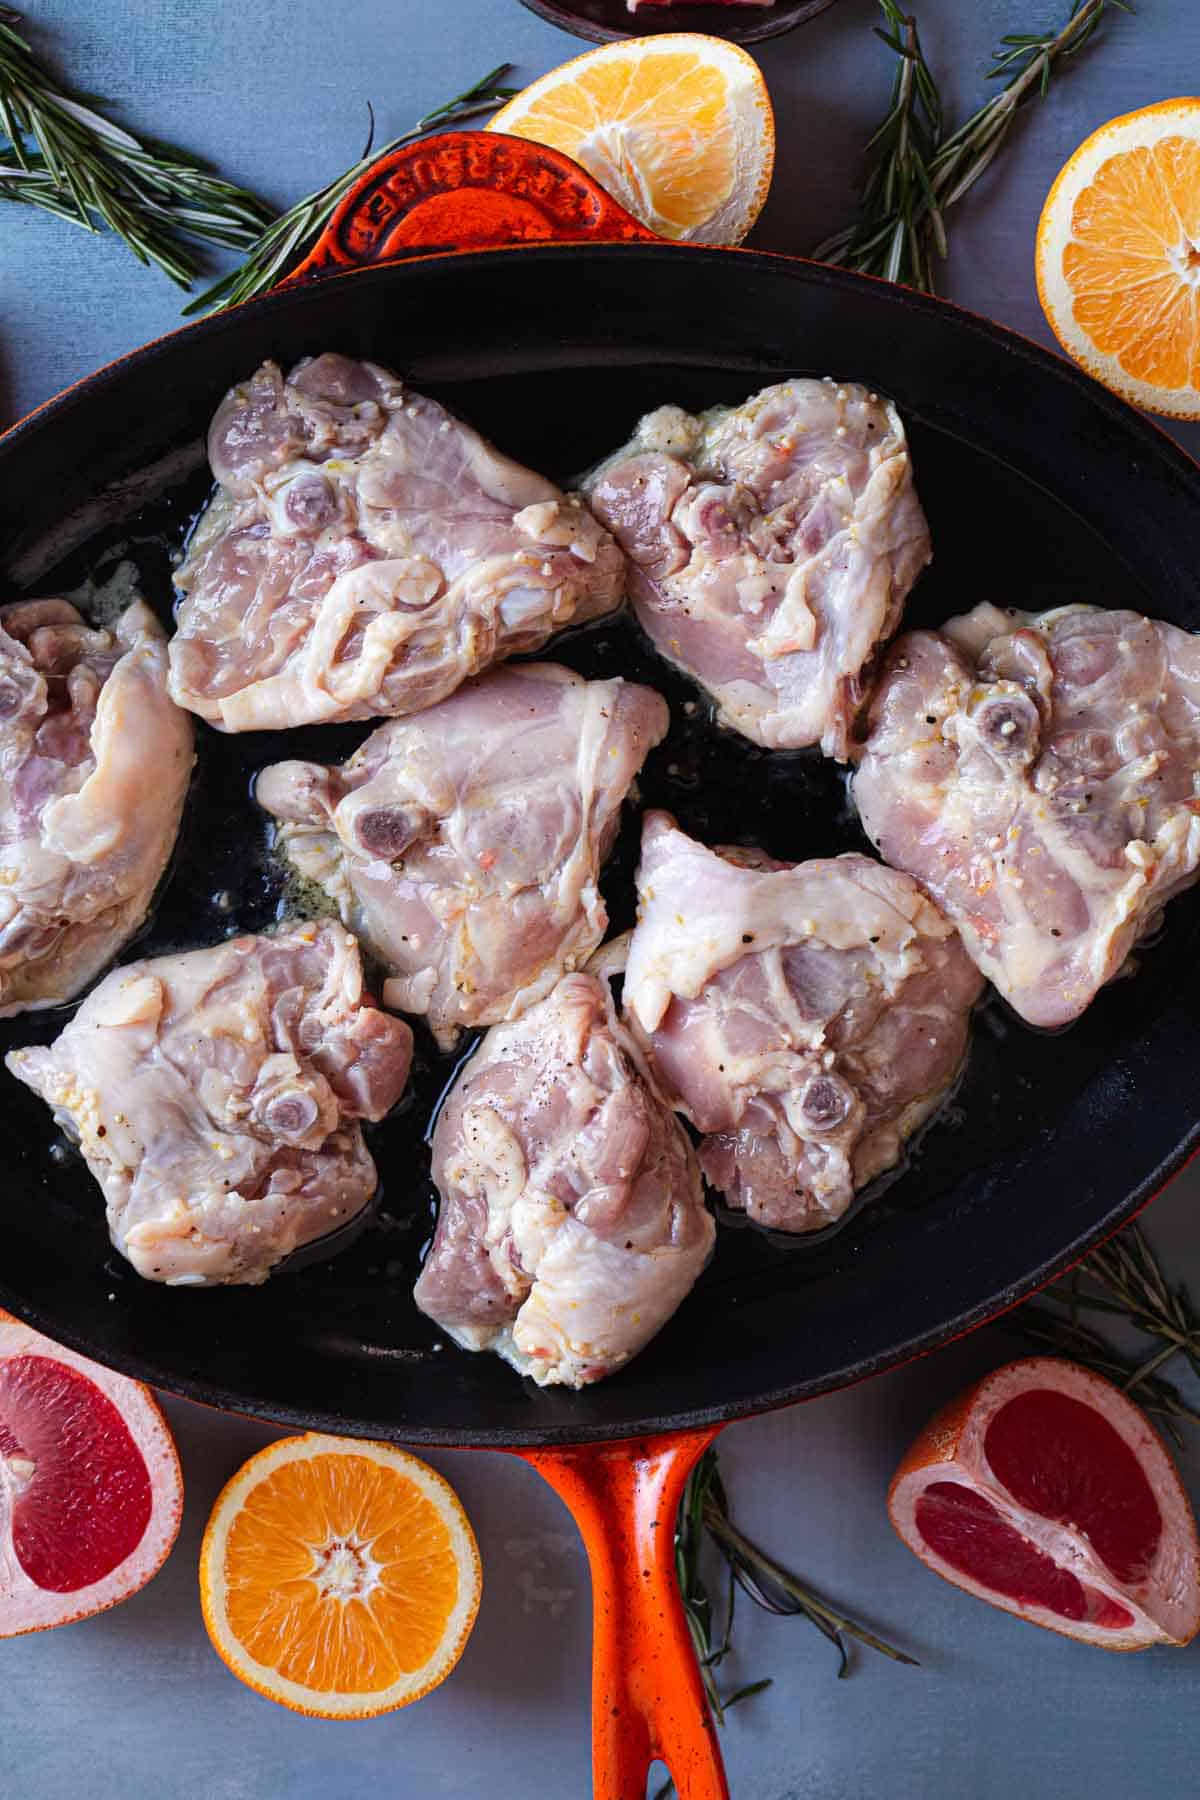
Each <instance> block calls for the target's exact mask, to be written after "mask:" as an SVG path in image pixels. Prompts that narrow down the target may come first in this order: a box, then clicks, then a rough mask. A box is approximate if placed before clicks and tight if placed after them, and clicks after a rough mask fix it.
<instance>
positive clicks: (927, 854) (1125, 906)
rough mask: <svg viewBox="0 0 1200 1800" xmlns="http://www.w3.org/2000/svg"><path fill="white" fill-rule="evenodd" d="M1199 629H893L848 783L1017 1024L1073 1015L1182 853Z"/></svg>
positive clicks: (1070, 615)
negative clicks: (900, 632)
mask: <svg viewBox="0 0 1200 1800" xmlns="http://www.w3.org/2000/svg"><path fill="white" fill-rule="evenodd" d="M1198 770H1200V638H1197V637H1194V636H1192V635H1191V633H1190V632H1186V631H1180V630H1178V629H1177V628H1176V627H1175V626H1174V625H1162V624H1158V623H1156V622H1155V621H1154V620H1153V619H1144V618H1142V617H1140V616H1139V614H1137V613H1132V612H1103V611H1099V610H1097V609H1095V608H1093V607H1088V606H1068V607H1060V608H1058V609H1057V610H1055V611H1054V612H1048V613H1043V614H1041V615H1040V616H1035V615H1033V614H1030V613H1019V612H1011V611H1001V610H1000V608H999V607H996V606H977V607H976V608H975V610H974V611H973V612H970V613H967V614H966V615H965V616H964V617H962V618H958V619H952V620H951V621H950V622H949V624H947V625H945V626H943V628H942V630H941V631H916V632H912V633H911V634H910V635H908V636H907V637H903V638H901V639H900V641H899V642H898V643H897V644H896V645H895V646H894V648H893V650H892V652H891V654H890V656H889V657H888V659H887V663H886V665H885V668H884V671H883V676H882V679H881V681H880V685H879V688H878V690H877V692H876V694H875V698H874V701H873V703H872V707H871V713H870V723H869V735H868V738H867V743H866V751H865V754H864V756H863V759H862V762H861V764H860V766H859V770H858V773H857V775H856V776H855V779H854V797H855V800H856V801H857V803H858V810H859V812H860V814H861V815H862V821H863V825H864V826H865V828H866V830H867V832H868V834H869V836H870V837H871V839H872V841H873V842H874V843H875V844H876V845H877V847H878V849H879V852H880V854H881V855H882V856H885V857H886V858H887V860H888V861H889V862H890V863H892V864H894V865H895V867H896V868H899V869H907V870H908V871H909V873H910V874H912V875H915V876H916V877H917V878H918V880H920V881H921V882H923V883H924V885H925V887H926V888H928V890H929V892H930V893H931V894H932V895H933V896H934V898H935V899H936V900H937V901H938V903H939V904H940V905H941V906H942V907H943V908H944V909H945V911H946V912H947V913H948V914H949V916H950V918H951V919H952V920H953V921H954V923H955V924H956V925H957V926H958V929H959V930H960V931H961V933H962V936H963V941H964V943H965V944H966V946H967V949H968V950H969V951H970V953H971V955H972V956H973V957H974V958H975V961H976V962H977V963H978V964H979V966H980V968H981V969H982V970H983V972H984V974H985V975H987V976H988V977H989V978H990V980H992V981H993V982H995V984H996V986H997V987H998V988H999V990H1000V992H1001V993H1002V994H1003V995H1004V997H1005V999H1006V1000H1007V1001H1009V1003H1010V1004H1011V1005H1012V1006H1014V1007H1015V1008H1016V1010H1017V1011H1018V1012H1019V1013H1020V1014H1021V1015H1022V1017H1023V1018H1025V1019H1028V1020H1029V1022H1030V1024H1032V1025H1042V1026H1058V1025H1066V1024H1069V1023H1070V1021H1071V1020H1072V1019H1076V1018H1078V1017H1079V1015H1080V1013H1081V1012H1083V1011H1084V1009H1085V1007H1087V1006H1088V1005H1089V1003H1090V1002H1091V1000H1092V999H1093V998H1094V996H1095V994H1096V992H1097V990H1098V989H1099V988H1100V987H1102V986H1103V985H1104V983H1105V982H1106V981H1110V980H1111V979H1112V977H1113V976H1114V975H1115V974H1116V973H1117V972H1118V970H1119V969H1120V968H1121V967H1122V965H1123V964H1124V962H1125V960H1126V958H1127V957H1128V955H1129V952H1130V950H1131V949H1132V948H1133V946H1134V944H1135V943H1136V942H1137V941H1138V939H1139V938H1140V937H1141V936H1143V934H1144V933H1145V932H1146V931H1148V930H1149V929H1151V927H1152V926H1154V925H1155V924H1157V922H1158V919H1159V915H1160V913H1161V911H1162V908H1163V907H1164V906H1165V904H1166V902H1167V901H1168V900H1169V899H1171V897H1172V896H1173V895H1174V894H1177V893H1179V892H1180V890H1181V889H1182V888H1185V887H1188V886H1190V885H1191V883H1192V882H1193V881H1195V879H1196V870H1197V865H1198V863H1200V817H1198V816H1197V815H1198V814H1200V798H1198V797H1197V796H1198V793H1200V782H1198V780H1197V771H1198Z"/></svg>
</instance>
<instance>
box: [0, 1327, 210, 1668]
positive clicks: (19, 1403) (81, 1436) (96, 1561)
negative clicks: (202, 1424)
mask: <svg viewBox="0 0 1200 1800" xmlns="http://www.w3.org/2000/svg"><path fill="white" fill-rule="evenodd" d="M181 1510H182V1483H181V1481H180V1475H179V1461H178V1458H177V1457H176V1454H175V1447H174V1444H173V1442H172V1440H171V1435H170V1432H169V1431H168V1429H167V1426H166V1424H165V1422H164V1420H163V1417H162V1414H161V1413H160V1412H159V1409H158V1406H157V1405H156V1403H155V1401H154V1399H153V1397H152V1396H151V1394H150V1393H149V1391H148V1389H146V1388H144V1387H143V1386H142V1385H141V1383H140V1382H136V1381H130V1380H128V1379H127V1377H125V1376H123V1375H115V1374H113V1373H112V1372H111V1371H109V1370H107V1369H101V1368H99V1367H98V1366H97V1365H96V1364H94V1363H90V1362H88V1361H87V1360H86V1359H85V1358H84V1357H82V1356H76V1355H75V1354H74V1352H72V1351H69V1350H64V1349H61V1348H60V1347H59V1346H58V1345H56V1344H52V1343H51V1342H50V1340H49V1339H48V1338H44V1337H42V1336H40V1334H39V1333H37V1332H35V1331H31V1330H29V1329H28V1328H27V1327H26V1326H23V1325H20V1324H18V1322H17V1321H16V1320H15V1319H11V1318H9V1316H8V1315H7V1314H6V1313H2V1312H0V1637H14V1636H17V1635H19V1634H20V1633H22V1632H25V1631H40V1630H44V1629H46V1628H47V1627H49V1626H52V1625H62V1624H66V1623H68V1622H69V1621H71V1620H73V1619H80V1618H86V1617H87V1616H88V1615H89V1614H91V1613H94V1612H101V1611H103V1610H104V1609H105V1608H106V1607H110V1606H115V1605H117V1604H118V1603H119V1602H120V1601H122V1600H125V1599H128V1598H129V1596H130V1595H131V1594H135V1593H136V1592H137V1591H138V1589H139V1588H141V1587H143V1586H144V1585H145V1584H146V1582H147V1581H149V1580H150V1578H151V1576H152V1575H154V1574H155V1573H157V1571H158V1569H159V1568H160V1567H161V1565H162V1563H163V1561H164V1559H165V1557H166V1555H167V1553H168V1551H169V1550H170V1548H171V1545H172V1543H173V1542H174V1540H175V1535H176V1532H177V1531H178V1529H179V1518H180V1513H181Z"/></svg>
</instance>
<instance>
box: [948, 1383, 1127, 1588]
mask: <svg viewBox="0 0 1200 1800" xmlns="http://www.w3.org/2000/svg"><path fill="white" fill-rule="evenodd" d="M983 1449H984V1454H985V1456H986V1457H987V1459H988V1461H989V1462H990V1463H991V1465H992V1472H993V1474H994V1475H995V1476H996V1479H997V1480H998V1481H999V1482H1000V1484H1001V1485H1002V1486H1003V1487H1006V1488H1007V1489H1008V1491H1009V1493H1010V1494H1011V1495H1012V1497H1013V1499H1014V1500H1015V1501H1016V1502H1017V1505H1018V1506H1020V1507H1023V1508H1024V1509H1025V1510H1026V1511H1028V1512H1031V1513H1039V1514H1040V1515H1041V1516H1042V1518H1045V1519H1056V1520H1057V1521H1058V1522H1059V1523H1060V1524H1062V1525H1073V1526H1074V1527H1075V1528H1076V1529H1077V1530H1078V1531H1082V1532H1083V1533H1084V1534H1085V1536H1087V1537H1088V1538H1089V1539H1090V1540H1091V1544H1092V1548H1093V1549H1094V1550H1095V1552H1096V1554H1097V1556H1099V1558H1100V1560H1101V1561H1102V1562H1103V1563H1105V1564H1106V1565H1107V1566H1108V1567H1109V1568H1110V1569H1111V1570H1112V1572H1113V1574H1114V1575H1115V1576H1116V1577H1117V1579H1118V1580H1119V1581H1135V1582H1136V1581H1141V1580H1142V1578H1143V1577H1144V1576H1145V1574H1146V1572H1147V1570H1148V1569H1149V1568H1150V1565H1151V1564H1152V1563H1153V1561H1154V1556H1155V1552H1156V1551H1157V1549H1158V1545H1159V1540H1160V1539H1161V1537H1162V1513H1161V1512H1160V1511H1159V1509H1158V1501H1157V1500H1156V1499H1155V1498H1154V1490H1153V1489H1152V1488H1151V1486H1150V1483H1149V1482H1148V1481H1147V1480H1146V1477H1145V1474H1144V1472H1143V1470H1142V1466H1141V1464H1140V1463H1139V1462H1138V1459H1137V1457H1136V1456H1135V1455H1134V1454H1133V1451H1132V1450H1131V1449H1130V1448H1129V1446H1128V1444H1126V1443H1125V1442H1124V1441H1123V1440H1122V1439H1121V1438H1120V1437H1118V1435H1117V1433H1116V1432H1115V1431H1114V1430H1113V1428H1112V1426H1111V1425H1110V1424H1109V1422H1108V1420H1107V1419H1106V1418H1105V1417H1104V1416H1103V1414H1102V1413H1098V1412H1097V1411H1096V1410H1095V1408H1094V1407H1091V1406H1085V1405H1084V1404H1083V1402H1082V1401H1080V1400H1074V1399H1072V1397H1071V1395H1070V1394H1057V1393H1054V1392H1053V1391H1052V1390H1051V1389H1049V1388H1033V1389H1031V1390H1030V1391H1029V1392H1028V1393H1024V1394H1018V1395H1017V1397H1016V1398H1015V1399H1014V1400H1010V1401H1009V1402H1008V1403H1007V1405H1005V1406H1002V1407H1001V1408H1000V1410H999V1412H998V1413H997V1414H996V1416H995V1418H994V1419H993V1420H992V1422H991V1424H990V1425H989V1426H988V1428H987V1432H986V1434H985V1436H984V1440H983Z"/></svg>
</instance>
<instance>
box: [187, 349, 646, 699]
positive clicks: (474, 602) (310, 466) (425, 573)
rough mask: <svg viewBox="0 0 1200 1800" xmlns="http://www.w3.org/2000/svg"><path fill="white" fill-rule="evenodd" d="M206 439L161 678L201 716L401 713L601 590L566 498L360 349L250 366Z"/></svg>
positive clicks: (589, 542) (589, 607) (582, 617)
mask: <svg viewBox="0 0 1200 1800" xmlns="http://www.w3.org/2000/svg"><path fill="white" fill-rule="evenodd" d="M208 448H209V460H210V462H211V464H212V470H213V474H214V475H215V477H216V479H217V482H218V483H219V488H218V492H217V495H216V498H215V499H214V500H213V502H212V504H211V506H210V507H209V509H208V511H207V512H206V513H205V515H204V517H203V519H202V520H201V521H200V524H199V525H198V526H197V529H196V532H195V535H194V536H193V538H192V542H191V545H190V547H189V550H188V555H187V558H186V560H185V562H184V563H183V565H182V566H181V568H180V569H179V571H178V573H177V576H176V581H177V584H178V586H179V588H180V590H181V592H182V594H183V596H184V599H183V603H182V605H181V606H180V608H179V615H178V630H177V632H176V635H175V637H174V638H173V640H172V643H171V691H172V693H173V694H174V696H175V698H176V699H177V700H178V701H179V703H180V705H181V706H186V707H190V708H191V710H192V711H193V712H196V713H199V714H200V715H201V717H202V718H205V719H207V720H208V721H209V723H210V724H212V725H215V726H217V727H218V728H219V729H220V730H223V731H255V730H258V731H261V730H278V729H282V728H285V727H287V726H292V725H305V724H317V723H321V722H330V721H335V720H346V719H373V718H389V717H399V716H402V715H404V714H408V713H414V712H418V711H420V709H421V708H422V707H426V706H432V705H434V703H435V702H436V701H438V700H442V699H444V698H445V697H446V695H447V694H450V693H452V692H453V691H454V689H455V688H456V687H457V686H458V685H459V683H460V682H462V681H464V680H466V678H467V677H468V676H471V675H477V674H479V673H480V671H481V670H483V669H485V668H486V667H487V666H488V664H489V663H493V662H496V661H498V660H500V659H501V658H503V657H506V656H511V655H513V654H515V653H516V652H518V651H530V650H538V649H540V648H541V646H542V645H543V644H545V643H546V641H547V639H548V638H550V637H551V636H552V634H553V633H554V632H556V631H561V630H562V629H563V627H564V626H567V625H581V624H583V623H584V622H585V621H586V620H588V619H594V618H597V617H599V616H600V615H601V614H602V613H606V612H611V611H612V610H613V608H614V607H616V606H618V605H619V604H620V601H621V598H622V589H623V583H624V569H623V564H622V557H621V553H620V551H619V550H618V549H617V547H616V545H615V544H614V543H613V541H612V539H611V538H610V537H609V535H608V533H607V532H606V531H604V530H602V529H601V527H600V526H599V525H597V523H596V521H595V519H593V518H592V516H591V514H590V513H589V512H588V511H587V509H586V508H585V507H584V506H583V505H581V503H580V502H579V500H578V499H573V498H568V497H567V496H566V495H564V494H562V493H561V492H560V491H559V489H558V488H556V487H555V486H554V485H553V483H552V482H549V481H546V480H544V479H543V477H542V476H540V475H535V474H533V473H532V471H531V470H529V469H524V468H521V467H520V465H519V464H517V463H514V462H510V461H509V459H508V458H507V457H505V456H501V455H500V453H499V452H498V451H496V450H494V449H493V448H492V447H491V445H490V444H487V443H485V442H484V440H483V439H482V438H481V437H480V436H479V435H478V433H477V432H474V431H472V430H471V428H470V427H469V426H468V425H464V424H463V423H462V422H461V420H458V419H455V418H454V417H452V415H451V414H450V413H448V412H446V411H445V409H444V408H443V407H441V406H439V405H438V404H437V402H436V401H434V400H429V399H427V398H426V397H425V396H424V395H422V394H417V393H414V392H413V391H412V390H411V389H410V388H407V387H406V386H405V385H404V383H403V382H401V381H400V380H399V379H398V377H396V376H395V375H392V374H389V373H388V371H387V370H386V369H381V368H378V367H376V365H375V364H374V363H362V362H352V361H351V360H350V359H349V358H348V357H344V356H333V355H325V356H318V357H316V358H315V359H309V360H308V361H305V362H302V363H300V364H299V365H298V366H297V367H296V368H295V369H293V370H292V373H291V374H290V375H289V376H288V377H287V379H286V381H285V380H284V378H283V376H282V374H281V373H280V371H279V369H278V368H276V366H275V364H274V363H264V364H263V366H262V368H261V369H259V370H258V372H257V374H255V375H254V376H252V377H251V378H250V380H249V381H247V382H244V383H242V384H241V385H240V386H238V387H235V388H234V389H233V390H232V392H230V393H229V394H227V395H226V397H225V399H224V400H223V402H222V403H221V406H220V408H219V409H218V411H217V414H216V417H215V418H214V420H213V423H212V428H211V430H210V432H209V439H208Z"/></svg>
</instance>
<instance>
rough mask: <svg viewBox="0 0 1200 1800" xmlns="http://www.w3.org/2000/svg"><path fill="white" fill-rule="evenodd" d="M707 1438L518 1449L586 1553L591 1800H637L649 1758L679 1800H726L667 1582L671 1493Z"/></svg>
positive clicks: (686, 1435)
mask: <svg viewBox="0 0 1200 1800" xmlns="http://www.w3.org/2000/svg"><path fill="white" fill-rule="evenodd" d="M719 1430H720V1427H719V1426H713V1427H712V1428H711V1429H708V1430H704V1431H679V1432H671V1433H668V1434H665V1435H663V1436H661V1437H649V1438H636V1439H634V1440H632V1441H631V1442H629V1443H620V1444H584V1445H579V1446H577V1447H574V1448H567V1449H562V1450H523V1451H520V1452H518V1454H519V1455H521V1456H523V1457H524V1459H525V1461H526V1462H528V1463H530V1464H531V1465H532V1466H533V1468H535V1469H536V1470H537V1472H538V1474H539V1475H542V1476H544V1477H545V1479H546V1480H547V1481H548V1482H549V1483H550V1485H551V1487H552V1488H553V1489H554V1490H555V1492H556V1493H557V1494H558V1495H559V1496H560V1498H561V1499H563V1500H565V1501H566V1503H567V1506H568V1507H569V1508H570V1510H571V1512H572V1514H573V1515H574V1518H575V1523H576V1524H577V1525H578V1526H579V1529H580V1531H581V1532H582V1534H583V1541H584V1543H585V1544H586V1546H587V1553H588V1562H589V1563H590V1565H591V1571H592V1596H593V1597H592V1610H593V1620H594V1623H593V1627H592V1772H593V1783H594V1788H593V1794H594V1800H645V1794H646V1773H647V1771H648V1769H649V1767H650V1765H651V1763H652V1762H653V1761H654V1760H655V1758H656V1757H657V1758H660V1759H661V1760H662V1761H663V1762H664V1763H665V1764H666V1765H667V1768H668V1769H669V1770H670V1771H671V1775H672V1777H673V1778H674V1782H675V1787H676V1791H677V1792H678V1794H679V1796H680V1800H729V1788H728V1785H727V1783H726V1780H725V1771H724V1768H723V1766H722V1763H721V1751H720V1748H719V1746H718V1744H717V1734H716V1728H715V1726H714V1724H713V1719H712V1714H711V1713H710V1712H709V1710H708V1702H707V1700H706V1698H705V1695H704V1687H703V1683H702V1682H701V1679H700V1669H699V1665H698V1664H697V1662H696V1655H695V1651H694V1650H693V1648H692V1641H691V1637H690V1636H689V1633H688V1627H687V1620H686V1619H685V1618H684V1613H683V1605H682V1603H681V1601H680V1598H679V1587H678V1584H677V1582H676V1579H675V1517H676V1514H677V1513H678V1511H679V1501H680V1496H681V1495H682V1493H683V1487H684V1483H685V1482H686V1480H687V1478H688V1475H689V1474H690V1472H691V1470H692V1468H693V1467H694V1465H695V1463H696V1462H697V1461H698V1459H699V1457H700V1456H701V1455H702V1453H703V1452H704V1451H705V1450H706V1449H707V1448H708V1446H709V1444H711V1443H712V1441H713V1439H714V1438H715V1437H716V1435H717V1432H718V1431H719Z"/></svg>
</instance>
